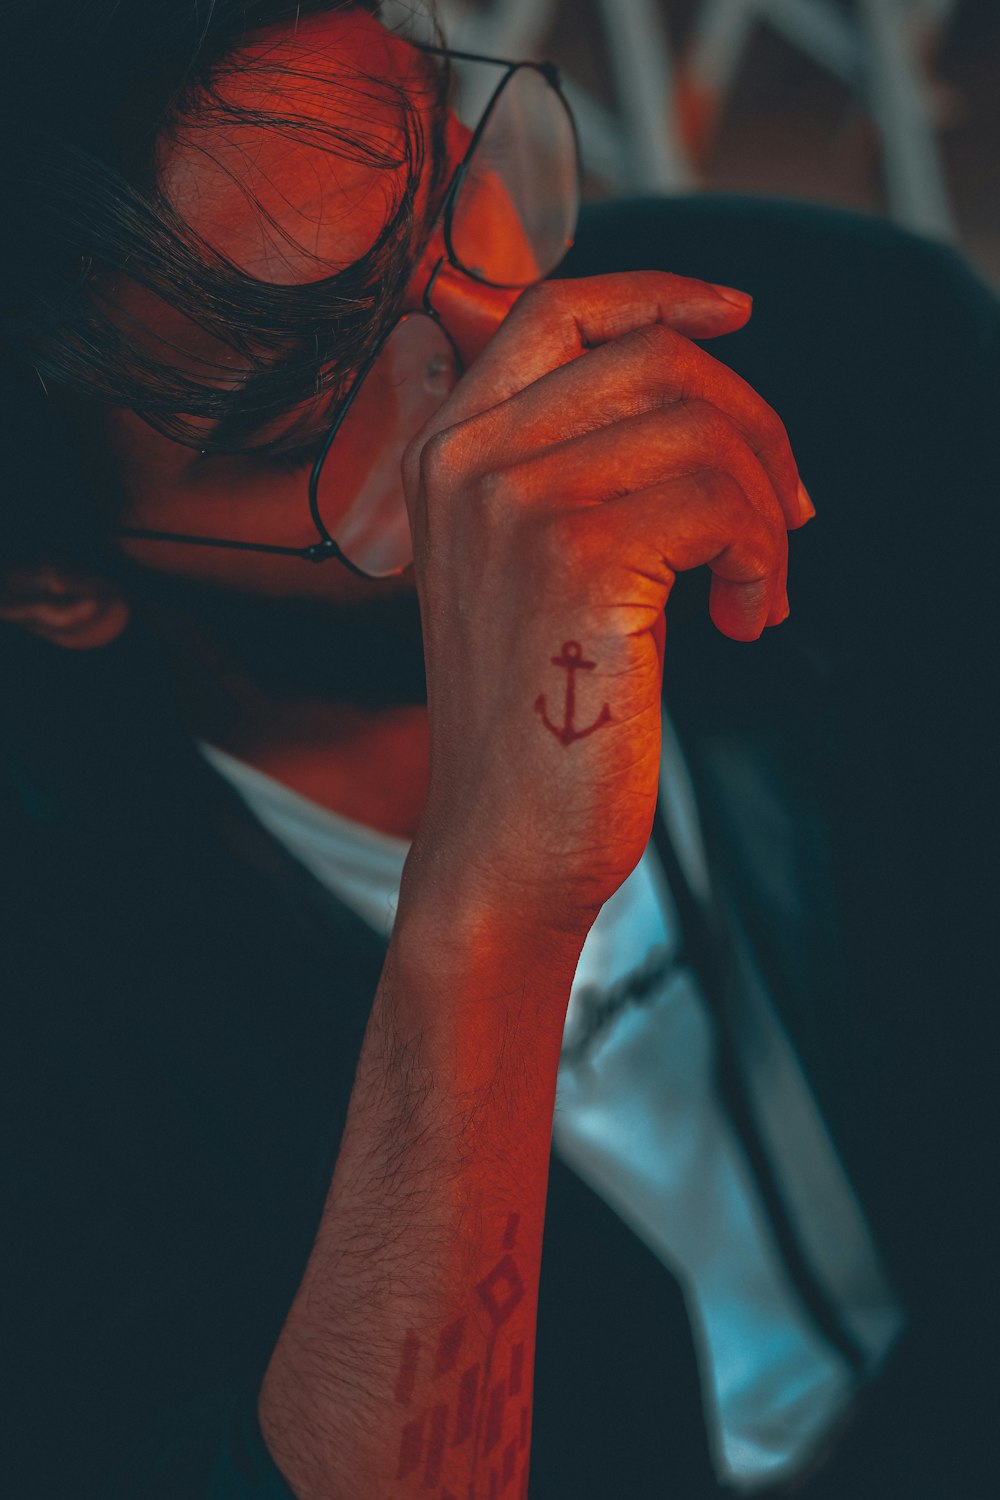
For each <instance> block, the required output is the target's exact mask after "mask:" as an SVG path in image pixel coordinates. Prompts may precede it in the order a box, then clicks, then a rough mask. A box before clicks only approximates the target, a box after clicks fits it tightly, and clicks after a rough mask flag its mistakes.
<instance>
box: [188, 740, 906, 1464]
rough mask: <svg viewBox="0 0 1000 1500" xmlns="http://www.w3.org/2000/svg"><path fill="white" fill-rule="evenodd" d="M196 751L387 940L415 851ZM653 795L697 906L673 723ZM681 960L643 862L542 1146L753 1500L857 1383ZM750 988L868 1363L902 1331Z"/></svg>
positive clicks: (664, 906) (610, 925)
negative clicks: (675, 1314)
mask: <svg viewBox="0 0 1000 1500" xmlns="http://www.w3.org/2000/svg"><path fill="white" fill-rule="evenodd" d="M201 748H202V750H203V752H204V754H205V755H206V757H207V758H208V760H209V761H210V762H211V764H212V765H213V766H215V768H216V769H217V770H218V771H219V772H221V774H222V775H223V776H225V777H226V779H227V780H228V781H229V782H230V783H231V784H232V785H233V786H234V787H235V789H236V790H237V791H238V792H239V793H240V795H241V796H242V797H243V799H244V801H245V802H246V803H247V804H248V806H249V807H250V810H251V811H252V812H253V813H254V815H255V816H256V817H257V818H258V819H259V820H260V822H261V823H262V824H263V825H264V826H265V828H267V829H268V830H269V831H270V832H271V833H272V834H273V835H274V836H275V837H276V838H278V839H279V840H280V841H281V842H282V843H283V844H284V845H285V846H286V847H287V848H288V849H289V850H290V851H291V853H292V854H293V855H295V856H296V858H298V859H299V860H300V861H301V862H302V863H303V864H304V865H305V866H306V867H307V868H308V869H309V870H311V871H312V873H313V874H314V875H315V876H316V877H317V879H319V880H320V881H321V882H322V883H323V884H324V885H326V886H327V887H328V888H329V889H330V890H332V891H333V892H334V893H335V894H336V895H337V896H338V897H340V899H341V900H342V901H344V902H345V904H346V905H347V906H349V907H350V908H351V909H352V910H354V911H355V912H356V913H357V914H358V915H359V916H360V917H362V918H363V919H364V920H365V921H366V922H368V923H369V925H370V926H372V927H373V928H374V929H375V930H376V931H377V932H379V933H381V934H382V935H383V936H385V937H388V936H389V934H390V932H391V931H392V923H393V920H394V918H395V911H396V902H397V899H398V893H399V882H400V877H401V874H402V869H403V864H404V862H405V859H406V856H407V853H408V847H409V846H408V845H407V843H406V842H405V841H404V840H402V839H397V838H392V837H390V836H388V835H386V834H382V833H377V832H375V831H373V830H372V829H369V828H365V827H362V826H361V825H359V824H356V823H353V822H351V821H350V820H349V819H346V818H342V817H339V816H337V815H336V814H334V813H331V812H328V811H327V810H326V809H324V808H321V807H318V806H317V805H316V804H314V803H312V802H310V801H308V800H307V799H306V798H304V797H301V796H299V795H298V794H297V793H295V792H292V791H290V790H289V789H288V788H287V787H285V786H283V785H282V784H281V783H279V782H277V781H275V780H274V779H273V778H271V777H269V776H266V775H264V774H263V773H262V772H260V771H257V770H255V769H254V768H252V767H250V766H247V765H245V764H244V763H242V762H240V761H238V760H235V759H234V758H233V757H232V756H229V755H227V754H225V753H224V752H223V751H221V750H218V749H215V748H214V747H212V746H208V745H204V746H202V747H201ZM661 788H662V789H663V799H662V810H663V816H664V817H665V818H666V820H667V823H668V825H669V828H670V833H671V837H672V840H673V843H674V847H675V849H676V850H677V854H678V858H679V859H680V860H681V863H682V865H683V866H684V870H685V874H686V875H687V878H688V881H689V883H690V885H691V888H692V890H693V891H694V893H695V894H696V896H698V895H702V896H703V895H704V893H705V891H706V887H707V876H706V868H705V856H704V851H703V848H702V844H701V837H700V831H699V828H698V819H697V812H696V808H695V804H694V798H693V793H692V790H691V784H690V779H689V777H688V774H687V769H686V767H685V765H684V762H683V757H682V756H681V752H680V746H679V744H678V742H677V739H676V736H675V735H674V733H673V730H672V727H671V725H670V723H669V721H665V723H664V763H663V774H662V777H661ZM680 948H681V941H680V929H679V923H678V918H677V913H676V910H675V908H674V903H673V900H672V898H671V895H670V891H669V889H668V887H667V883H666V880H665V879H664V876H663V873H662V870H661V868H660V865H659V861H658V859H657V857H656V855H655V852H654V850H653V848H652V846H650V848H648V849H647V851H646V853H645V855H644V856H643V858H642V860H641V862H640V864H639V865H638V867H637V868H636V870H635V871H634V872H633V873H632V875H631V876H630V877H629V879H628V880H627V881H626V882H625V884H624V885H623V886H622V887H621V889H620V890H619V891H617V892H616V894H615V895H614V896H613V897H612V898H611V900H610V901H608V902H607V903H606V905H605V906H604V908H603V909H602V911H601V913H600V915H599V916H598V919H597V921H596V922H595V924H594V927H593V929H592V930H591V932H590V934H589V935H588V938H587V942H586V944H585V946H584V949H583V953H582V955H581V958H580V963H579V966H578V969H577V974H576V978H575V981H574V984H573V989H572V994H571V997H570V1005H569V1010H568V1013H567V1020H566V1034H565V1043H564V1054H563V1060H562V1063H561V1066H560V1070H559V1087H558V1094H557V1099H556V1114H555V1130H554V1144H555V1148H556V1150H557V1152H558V1153H559V1155H560V1156H561V1157H562V1158H563V1159H564V1160H565V1161H566V1162H567V1163H568V1164H569V1165H570V1166H571V1167H572V1168H573V1169H574V1171H576V1172H577V1173H578V1175H579V1176H580V1177H582V1178H583V1179H584V1180H585V1181H586V1182H588V1183H589V1184H590V1185H591V1186H592V1187H593V1188H594V1189H595V1190H596V1191H597V1192H598V1193H599V1194H600V1195H601V1196H602V1197H603V1198H604V1199H605V1200H606V1201H607V1202H608V1203H609V1204H610V1205H611V1206H612V1207H613V1208H614V1209H615V1210H616V1211H617V1212H618V1213H619V1214H620V1216H621V1217H622V1218H623V1219H624V1220H625V1222H626V1223H628V1224H629V1225H630V1226H631V1227H632V1228H633V1229H634V1230H635V1232H636V1233H637V1234H638V1235H639V1236H640V1237H641V1238H642V1239H643V1240H644V1241H645V1242H646V1244H647V1245H648V1246H649V1247H650V1248H651V1249H652V1250H653V1251H654V1253H655V1254H656V1255H658V1256H659V1257H660V1259H661V1260H662V1261H663V1262H664V1264H666V1265H667V1266H668V1267H669V1268H670V1270H671V1271H672V1272H673V1274H674V1275H675V1276H677V1277H678V1279H679V1281H680V1283H681V1285H682V1287H683V1288H684V1291H685V1295H686V1300H687V1304H688V1311H689V1313H690V1316H691V1319H692V1324H693V1327H694V1332H695V1339H696V1343H697V1345H698V1351H699V1363H700V1367H701V1372H702V1383H703V1395H704V1399H705V1408H706V1416H707V1420H708V1427H709V1435H710V1439H711V1441H712V1444H713V1450H714V1453H713V1456H714V1459H715V1463H716V1467H717V1469H718V1472H719V1474H720V1477H721V1478H724V1479H726V1480H728V1481H729V1482H730V1483H733V1484H736V1485H738V1486H740V1487H741V1488H743V1489H745V1490H747V1491H748V1492H749V1491H752V1490H753V1489H754V1488H756V1487H759V1486H761V1485H764V1484H768V1483H773V1482H775V1481H777V1480H779V1479H781V1478H783V1477H786V1476H788V1475H790V1474H791V1473H793V1472H794V1470H795V1469H796V1467H798V1466H799V1464H800V1463H802V1462H803V1461H804V1460H805V1459H806V1458H807V1457H808V1456H809V1453H810V1451H811V1450H812V1448H813V1447H814V1445H816V1444H817V1443H818V1442H820V1441H821V1440H822V1438H823V1436H824V1434H826V1433H827V1432H828V1431H829V1429H830V1428H831V1427H832V1425H833V1424H834V1423H835V1422H836V1420H837V1419H838V1417H839V1416H840V1415H841V1413H842V1412H843V1410H844V1409H845V1407H846V1406H847V1405H848V1404H849V1402H850V1400H851V1398H852V1395H853V1391H854V1381H853V1377H852V1376H851V1373H850V1371H849V1370H848V1369H847V1367H846V1366H845V1365H844V1363H843V1362H842V1361H841V1360H840V1359H839V1358H838V1357H837V1356H836V1355H835V1354H834V1353H833V1352H832V1351H831V1350H830V1348H829V1346H828V1345H827V1344H826V1342H825V1341H824V1340H823V1339H822V1337H821V1336H820V1335H819V1334H818V1333H817V1332H816V1330H815V1329H814V1328H813V1326H812V1324H811V1323H810V1322H809V1320H808V1318H807V1317H806V1316H805V1315H804V1314H803V1313H802V1311H801V1308H800V1304H799V1301H798V1298H797V1296H796V1294H795V1293H794V1292H793V1290H792V1288H791V1287H790V1285H789V1282H788V1280H787V1276H786V1273H785V1270H784V1267H783V1263H782V1261H781V1260H780V1258H779V1256H778V1254H777V1252H776V1250H775V1246H774V1243H773V1238H772V1233H771V1229H770V1225H769V1222H768V1219H767V1216H766V1213H765V1212H764V1209H763V1207H762V1204H761V1202H760V1198H759V1194H758V1190H757V1185H756V1182H755V1180H754V1178H753V1177H752V1175H751V1173H750V1171H749V1168H748V1166H747V1164H746V1161H745V1158H744V1155H743V1151H742V1147H741V1145H740V1142H739V1139H738V1137H737V1135H736V1133H735V1131H734V1128H733V1125H732V1123H731V1121H730V1119H729V1116H728V1114H727V1112H726V1111H725V1109H724V1108H723V1106H722V1104H721V1103H720V1101H719V1098H718V1096H717V1093H716V1090H715V1087H714V1082H713V1078H714V1073H713V1031H712V1020H711V1017H710V1014H709V1012H708V1009H707V1007H706V1005H705V1002H704V998H703V996H702V994H701V991H700V988H699V985H698V983H697V980H696V978H695V976H694V975H693V973H692V972H691V971H690V970H689V969H688V968H686V967H682V966H679V965H678V963H677V962H676V959H677V955H678V953H679V952H680ZM743 980H744V982H745V984H747V985H748V986H749V989H748V991H747V999H748V1003H749V1005H750V1006H751V1008H752V1012H753V1015H754V1021H755V1047H754V1067H755V1069H757V1068H760V1069H762V1070H764V1074H765V1076H766V1088H765V1090H764V1094H765V1096H766V1098H767V1100H768V1107H767V1111H766V1116H767V1117H766V1119H762V1121H761V1126H762V1130H763V1131H764V1133H765V1135H766V1137H767V1139H768V1144H769V1146H770V1148H771V1150H772V1153H773V1154H774V1159H775V1163H776V1166H777V1169H778V1171H779V1175H780V1177H781V1180H782V1184H783V1188H784V1190H785V1195H786V1198H787V1199H788V1201H789V1205H790V1208H791V1209H792V1211H793V1213H794V1216H795V1219H796V1223H797V1226H798V1228H799V1231H800V1235H801V1237H802V1239H803V1241H804V1244H805V1248H806V1249H807V1251H808V1252H809V1253H810V1255H811V1258H812V1261H813V1265H814V1267H815V1268H816V1269H817V1270H818V1271H819V1272H820V1273H821V1274H822V1276H823V1278H824V1281H825V1284H826V1286H827V1287H828V1289H829V1290H830V1292H831V1294H832V1295H833V1297H834V1299H835V1301H836V1303H837V1306H838V1310H839V1313H840V1316H841V1318H842V1319H843V1321H844V1322H845V1324H846V1325H847V1326H848V1328H849V1329H850V1331H851V1332H852V1333H853V1335H854V1336H855V1338H856V1339H857V1341H858V1342H859V1344H860V1345H861V1346H862V1348H863V1349H864V1350H865V1352H866V1353H867V1355H868V1356H869V1359H870V1361H871V1363H872V1364H873V1365H877V1364H878V1363H879V1362H880V1361H881V1360H882V1359H884V1357H885V1356H886V1354H887V1353H888V1351H889V1349H890V1348H891V1347H892V1344H893V1343H894V1341H895V1339H896V1338H897V1336H898V1334H899V1333H900V1331H901V1329H902V1326H903V1317H902V1314H901V1312H900V1309H899V1307H898V1305H897V1302H896V1300H895V1298H894V1296H893V1293H892V1290H891V1288H890V1287H889V1285H888V1283H887V1281H886V1278H885V1275H884V1273H883V1271H882V1269H881V1267H880V1264H879V1260H878V1255H877V1252H876V1250H875V1247H874V1244H873V1241H872V1238H871V1234H870V1232H869V1230H868V1228H867V1225H866V1224H865V1221H864V1219H863V1216H862V1214H861V1210H860V1207H859V1205H858V1203H857V1200H856V1199H855V1197H854V1194H853V1192H852V1191H851V1188H850V1186H849V1184H848V1182H847V1180H846V1177H845V1176H844V1173H843V1171H842V1169H841V1167H840V1165H839V1162H838V1160H837V1156H836V1153H835V1151H834V1148H833V1146H832V1143H831V1142H830V1140H829V1137H828V1135H827V1133H826V1131H825V1128H824V1126H823V1123H822V1121H821V1119H820V1116H819V1112H818V1110H817V1109H816V1106H815V1103H814V1101H813V1099H812V1096H811V1094H810V1092H809V1089H808V1085H807V1084H806V1081H805V1079H804V1077H803V1074H802V1071H801V1069H800V1068H799V1065H798V1062H797V1059H796V1057H795V1054H794V1051H793V1049H792V1047H791V1044H790V1042H789V1040H788V1037H787V1035H786V1034H785V1032H784V1029H783V1027H782V1025H781V1022H780V1020H779V1018H778V1016H777V1013H776V1011H775V1009H774V1007H773V1005H772V1003H771V1001H770V999H769V997H768V995H767V993H766V990H765V988H764V986H763V983H762V981H761V979H760V976H759V974H757V973H756V971H755V969H754V967H753V961H752V957H751V956H750V955H749V954H744V955H743ZM637 994H638V995H639V996H640V998H635V997H636V995H637ZM595 1021H596V1023H597V1024H596V1026H595ZM584 1036H586V1037H587V1038H588V1041H587V1042H586V1044H585V1045H584V1046H582V1047H581V1038H583V1037H584Z"/></svg>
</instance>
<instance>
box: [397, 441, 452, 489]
mask: <svg viewBox="0 0 1000 1500" xmlns="http://www.w3.org/2000/svg"><path fill="white" fill-rule="evenodd" d="M462 446H463V443H462V430H461V426H456V427H445V428H442V430H441V431H440V432H435V433H433V434H432V435H431V436H430V437H429V438H427V439H426V440H425V441H424V442H423V443H421V442H420V439H419V438H418V439H417V440H416V441H415V443H414V444H411V447H410V449H408V450H407V455H406V459H405V460H404V463H406V462H407V461H409V462H412V463H413V464H415V465H416V467H417V470H418V473H419V479H420V484H421V487H422V488H425V489H435V490H441V489H447V488H449V487H450V485H451V484H452V483H453V482H454V479H455V477H456V475H457V473H458V472H459V470H460V467H461V449H462ZM414 449H416V451H415V452H414V451H412V450H414ZM411 454H412V456H411Z"/></svg>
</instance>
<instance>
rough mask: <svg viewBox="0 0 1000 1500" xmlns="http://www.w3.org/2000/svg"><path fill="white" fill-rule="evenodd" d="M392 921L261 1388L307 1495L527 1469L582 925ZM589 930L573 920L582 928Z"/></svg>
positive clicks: (365, 1495)
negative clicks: (554, 1157) (331, 1169)
mask: <svg viewBox="0 0 1000 1500" xmlns="http://www.w3.org/2000/svg"><path fill="white" fill-rule="evenodd" d="M429 925H430V927H433V923H431V924H428V923H427V922H426V921H424V920H421V919H416V918H415V919H412V920H410V921H409V922H408V921H407V919H406V917H405V915H404V916H403V917H402V918H401V920H400V921H399V922H398V923H397V932H396V936H395V938H394V940H393V943H392V945H391V947H390V950H389V955H388V958H387V962H386V967H385V970H384V972H383V977H382V982H381V985H380V987H379V991H378V994H377V996H376V1000H375V1004H374V1007H373V1011H372V1016H371V1020H370V1024H369V1027H368V1031H367V1034H366V1038H365V1043H364V1047H363V1049H362V1054H361V1058H360V1062H359V1066H358V1072H357V1077H356V1081H355V1086H354V1091H353V1094H352V1098H351V1105H350V1110H349V1114H348V1121H347V1126H346V1130H345V1134H344V1140H343V1143H342V1146H341V1150H340V1154H339V1158H338V1162H337V1167H336V1171H335V1173H334V1178H333V1182H332V1185H331V1189H330V1193H329V1196H328V1200H327V1203H326V1207H325V1210H324V1213H323V1218H322V1221H321V1224H320V1228H319V1231H318V1234H317V1238H316V1241H315V1245H314V1248H313V1253H312V1255H311V1257H310V1260H309V1262H308V1265H307V1268H306V1271H305V1274H304V1277H303V1280H302V1283H301V1285H300V1287H299V1291H298V1293H297V1295H296V1298H295V1301H294V1303H293V1305H292V1308H291V1310H290V1312H289V1315H288V1318H287V1320H286V1323H285V1326H284V1328H283V1330H282V1333H281V1336H280V1338H279V1341H278V1344H277V1346H276V1348H275V1351H274V1354H273V1357H272V1360H271V1363H270V1366H269V1368H268V1372H267V1375H266V1377H265V1381H264V1385H263V1389H262V1392H261V1397H260V1404H259V1413H260V1421H261V1428H262V1431H263V1433H264V1437H265V1441H266V1442H267V1444H268V1446H269V1448H270V1450H271V1452H272V1454H273V1456H274V1458H275V1460H276V1462H277V1463H278V1466H279V1467H280V1468H281V1469H282V1471H283V1473H284V1474H285V1476H286V1478H287V1480H288V1482H289V1483H290V1485H291V1486H292V1488H293V1489H294V1490H295V1492H296V1494H298V1495H299V1496H300V1497H301V1500H320V1497H322V1500H372V1497H376V1496H377V1497H378V1500H384V1497H387V1496H389V1495H391V1496H392V1497H393V1500H405V1497H407V1496H409V1495H413V1496H416V1495H418V1494H421V1495H426V1493H427V1491H428V1488H429V1487H432V1486H433V1487H438V1486H444V1487H445V1490H450V1491H452V1492H453V1493H455V1494H456V1495H459V1494H460V1495H462V1496H463V1497H464V1496H465V1495H467V1494H468V1493H469V1492H470V1491H469V1484H470V1481H472V1480H473V1479H474V1478H476V1477H479V1478H481V1479H482V1480H483V1482H484V1485H485V1483H486V1482H488V1479H487V1476H488V1475H489V1473H490V1471H491V1470H495V1471H496V1473H497V1479H498V1481H499V1482H500V1483H504V1482H508V1481H509V1480H510V1478H511V1476H512V1474H513V1476H514V1477H515V1478H516V1480H517V1484H518V1489H517V1491H516V1493H522V1489H521V1484H522V1476H523V1475H526V1472H527V1461H528V1434H529V1430H530V1411H531V1381H532V1367H533V1356H534V1335H535V1316H536V1306H537V1290H538V1271H539V1263H540V1257H541V1241H542V1224H543V1217H544V1206H545V1191H546V1182H547V1172H548V1160H549V1146H550V1138H551V1123H552V1108H553V1102H554V1098H555V1086H556V1069H557V1063H558V1055H559V1046H560V1039H561V1032H562V1018H563V1016H564V1013H565V1005H566V999H567V997H568V993H569V987H570V983H571V981H572V975H573V971H574V968H575V962H576V957H577V956H578V951H579V946H580V944H579V943H576V942H574V941H572V940H564V941H558V942H556V943H555V944H553V943H552V942H551V941H550V942H548V943H546V944H544V945H542V944H539V945H537V946H536V947H532V945H530V944H529V945H526V944H524V943H523V942H522V943H516V944H514V943H511V942H510V941H509V939H507V937H506V935H503V939H502V938H501V935H500V934H498V933H496V932H495V931H491V932H490V933H489V934H484V933H480V934H479V937H478V939H477V940H476V941H473V940H471V939H470V940H467V941H465V942H464V943H463V942H455V941H454V938H453V929H451V930H450V932H449V936H450V947H449V952H448V955H447V957H445V956H444V955H443V954H442V949H441V944H440V941H438V942H435V941H434V934H433V932H432V931H430V930H429ZM580 941H581V942H582V938H581V940H580Z"/></svg>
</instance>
